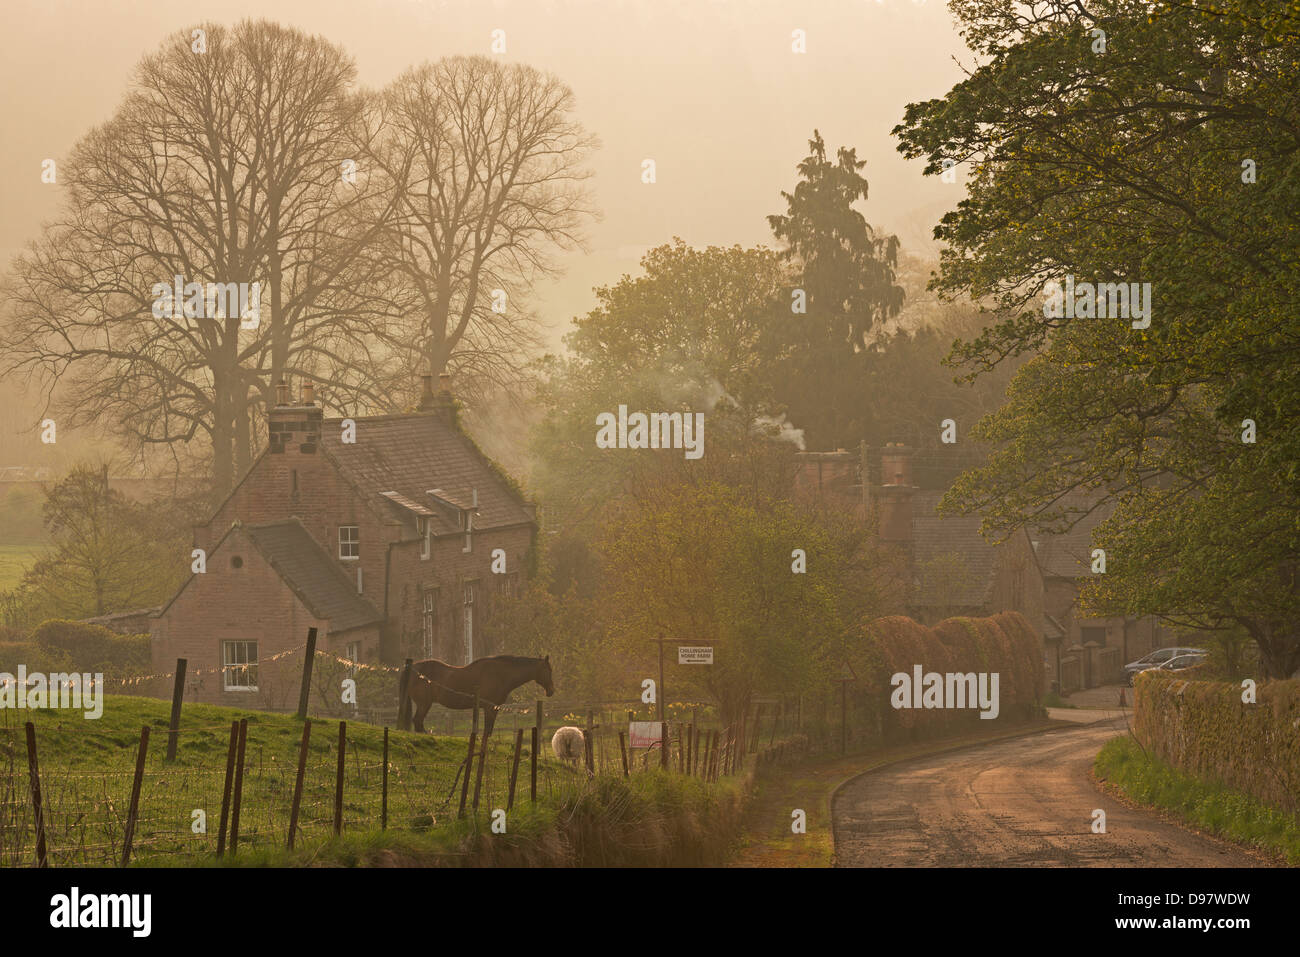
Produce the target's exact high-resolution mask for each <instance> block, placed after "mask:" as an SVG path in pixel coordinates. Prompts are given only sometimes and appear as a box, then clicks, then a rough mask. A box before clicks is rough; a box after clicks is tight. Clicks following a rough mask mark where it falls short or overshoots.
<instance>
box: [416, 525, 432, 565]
mask: <svg viewBox="0 0 1300 957" xmlns="http://www.w3.org/2000/svg"><path fill="white" fill-rule="evenodd" d="M415 531H416V533H417V534H418V535H419V536H420V560H421V561H428V560H429V555H430V554H431V553H432V552H433V526H432V524H431V523H430V522H429V519H428V517H427V516H424V515H421V516H419V517H417V518H416V520H415Z"/></svg>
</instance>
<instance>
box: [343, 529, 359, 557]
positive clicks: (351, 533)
mask: <svg viewBox="0 0 1300 957" xmlns="http://www.w3.org/2000/svg"><path fill="white" fill-rule="evenodd" d="M360 557H361V529H360V528H359V527H357V526H356V525H340V526H339V558H341V559H343V560H344V561H355V560H356V559H358V558H360Z"/></svg>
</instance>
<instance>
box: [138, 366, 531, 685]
mask: <svg viewBox="0 0 1300 957" xmlns="http://www.w3.org/2000/svg"><path fill="white" fill-rule="evenodd" d="M278 400H279V401H278V402H277V404H276V405H275V407H273V408H272V409H270V410H269V412H268V416H267V418H268V422H267V425H268V435H269V445H268V447H267V448H266V449H265V451H263V453H262V454H261V456H260V457H259V458H258V459H257V461H256V462H255V463H254V464H253V466H252V467H251V468H250V469H249V471H248V473H247V474H246V475H245V476H244V477H243V479H242V480H241V481H240V482H239V484H238V485H237V486H236V487H235V489H234V490H232V492H231V493H230V495H229V496H228V497H227V498H226V500H225V501H224V502H223V503H222V504H221V505H220V506H219V507H218V508H217V509H216V512H215V514H214V515H213V517H212V519H211V520H210V521H209V522H207V523H206V524H205V525H202V526H199V527H198V528H197V529H196V534H195V547H196V549H200V550H202V556H203V560H204V563H205V567H204V570H203V571H202V573H198V574H193V575H191V577H190V578H189V580H188V581H187V582H186V583H185V584H184V585H183V586H182V587H181V589H180V590H179V591H178V592H177V594H176V595H175V597H173V598H172V600H171V602H169V603H168V604H167V605H166V606H165V607H164V608H163V609H162V611H161V612H160V613H159V614H158V616H157V617H156V618H154V619H153V620H152V622H151V628H150V632H151V636H152V648H153V666H154V671H155V672H157V673H167V672H170V671H172V670H173V669H174V667H175V662H176V659H177V658H186V659H187V660H188V671H189V672H190V673H191V674H195V675H197V676H198V680H196V681H191V682H189V690H188V691H187V695H186V697H187V699H188V700H197V701H204V702H208V703H214V704H239V705H244V706H253V707H258V706H261V707H282V706H284V704H285V702H284V701H283V700H282V698H283V692H284V689H283V688H276V689H270V688H269V687H267V685H268V684H269V682H268V681H267V680H265V679H269V678H270V671H269V670H268V669H266V668H265V667H263V668H261V669H260V672H261V674H260V675H259V663H263V664H264V663H266V662H267V661H269V660H272V659H279V658H283V657H284V656H285V655H286V654H287V653H290V652H292V650H293V649H297V648H300V647H301V646H302V645H303V644H304V642H305V640H306V635H307V629H308V628H316V629H317V648H318V649H319V650H322V651H325V652H329V653H332V654H334V655H337V656H340V657H343V658H346V659H348V660H350V661H356V662H360V663H364V664H380V665H390V666H392V665H398V664H400V663H401V661H402V660H403V659H404V658H408V657H409V658H416V659H419V658H441V659H442V660H444V661H447V662H450V663H452V664H464V663H467V662H469V661H471V660H473V659H474V658H477V657H482V656H483V655H485V654H489V653H491V652H492V651H493V650H494V649H489V648H485V647H483V642H482V636H481V631H482V622H483V617H484V615H485V614H487V613H488V612H489V611H490V608H491V606H492V604H493V602H494V601H495V600H496V599H497V598H498V597H499V596H502V595H508V594H513V593H515V592H516V591H517V590H518V589H519V587H520V583H521V577H522V576H523V574H524V573H525V570H526V569H527V567H528V565H529V561H530V553H531V549H532V546H533V542H534V538H535V534H536V528H537V526H536V512H535V509H534V507H533V506H532V505H530V504H529V503H527V502H526V501H525V500H524V499H523V496H522V495H521V494H520V492H519V490H518V489H517V488H516V487H515V485H514V484H513V482H511V481H510V480H509V479H508V478H507V477H506V476H505V474H504V473H502V472H501V471H500V470H499V469H498V468H497V467H496V466H495V465H494V464H493V463H492V462H490V461H489V460H488V459H487V458H486V457H485V456H484V455H483V454H482V453H481V452H480V451H479V449H478V447H477V446H476V445H475V444H474V443H473V441H472V440H471V439H470V438H469V436H468V435H466V434H465V433H464V432H463V431H462V429H461V428H460V426H459V425H458V423H457V421H456V413H455V403H454V402H453V400H452V396H451V393H450V390H449V389H448V387H447V377H445V376H444V377H443V382H442V388H441V391H440V393H439V394H438V395H434V394H433V391H432V379H431V377H427V376H426V377H425V382H424V395H423V397H422V399H421V402H420V406H419V408H418V410H417V411H414V412H409V413H403V414H398V415H377V416H357V417H355V418H342V419H337V418H331V419H326V418H325V417H324V412H323V409H322V408H321V407H320V406H319V405H317V404H316V402H315V401H314V394H313V390H312V387H311V384H310V383H307V384H305V385H304V386H303V388H302V394H301V396H300V401H299V402H298V404H296V405H295V404H290V401H289V393H288V388H287V387H286V386H284V385H281V386H279V395H278ZM298 667H301V658H299V665H298ZM283 683H284V682H283V680H282V681H281V684H283ZM273 693H274V695H275V699H274V700H272V695H273Z"/></svg>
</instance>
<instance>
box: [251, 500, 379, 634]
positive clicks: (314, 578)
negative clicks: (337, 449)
mask: <svg viewBox="0 0 1300 957" xmlns="http://www.w3.org/2000/svg"><path fill="white" fill-rule="evenodd" d="M243 529H244V532H245V533H246V534H247V535H248V537H249V539H250V540H251V541H252V542H253V546H254V547H255V548H256V549H257V550H258V551H259V552H260V553H261V555H262V557H263V558H265V559H266V560H267V561H268V562H269V563H270V565H271V567H272V568H274V569H275V570H276V572H277V573H278V574H279V575H280V577H281V578H282V579H284V582H285V584H287V585H288V586H289V587H290V588H292V589H293V592H294V594H296V595H297V596H298V598H299V599H301V600H302V603H303V604H304V605H306V606H307V610H308V611H310V612H311V613H312V614H313V615H315V616H316V617H317V618H322V619H324V620H326V621H328V622H329V623H330V631H331V632H339V631H347V630H348V629H350V628H359V627H361V626H362V625H370V624H374V623H376V622H379V621H381V620H382V618H383V616H382V615H380V613H379V612H378V611H377V610H376V608H375V606H374V605H372V604H371V603H370V601H369V600H368V599H366V598H364V597H363V596H361V595H359V594H358V593H357V586H356V582H354V581H352V579H351V578H349V577H348V573H347V572H345V571H344V570H343V569H342V568H340V567H339V564H338V562H336V561H335V560H334V559H333V558H332V557H331V556H330V555H329V554H328V553H327V552H326V551H325V549H323V548H321V547H320V545H318V544H317V543H316V539H314V538H312V537H311V533H310V532H308V531H307V529H306V528H304V527H303V524H302V522H300V521H298V519H296V518H290V519H286V520H285V521H283V522H269V523H266V524H259V525H245V526H243Z"/></svg>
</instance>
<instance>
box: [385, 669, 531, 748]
mask: <svg viewBox="0 0 1300 957" xmlns="http://www.w3.org/2000/svg"><path fill="white" fill-rule="evenodd" d="M529 681H536V682H537V683H538V684H539V685H541V686H542V687H543V688H545V689H546V697H548V698H549V697H550V696H551V695H553V694H555V685H554V684H553V683H552V681H551V656H550V655H547V656H546V657H545V658H519V657H516V656H515V655H493V656H491V657H490V658H479V659H477V660H476V661H471V662H470V663H469V664H467V665H465V666H464V667H463V668H457V667H456V666H455V665H449V664H447V663H446V662H445V661H438V660H437V659H436V658H430V659H428V660H427V661H417V662H415V664H413V665H411V680H410V683H409V685H408V686H407V692H406V694H407V699H408V701H409V702H410V706H412V707H414V708H415V714H414V716H413V723H414V727H415V730H416V731H419V732H421V733H423V732H424V716H425V715H426V714H428V713H429V708H430V707H432V706H433V703H434V702H435V701H436V702H438V704H440V705H442V706H443V707H444V708H451V709H452V710H453V711H464V710H465V709H466V708H473V707H474V696H475V695H478V703H479V704H480V705H481V706H482V707H483V736H484V737H487V736H488V735H490V734H491V733H492V726H493V725H494V724H496V720H497V708H498V707H500V706H501V705H503V704H505V701H506V699H507V698H508V697H510V692H512V691H514V690H515V689H516V688H518V687H519V686H520V685H523V684H527V683H528V682H529Z"/></svg>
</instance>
